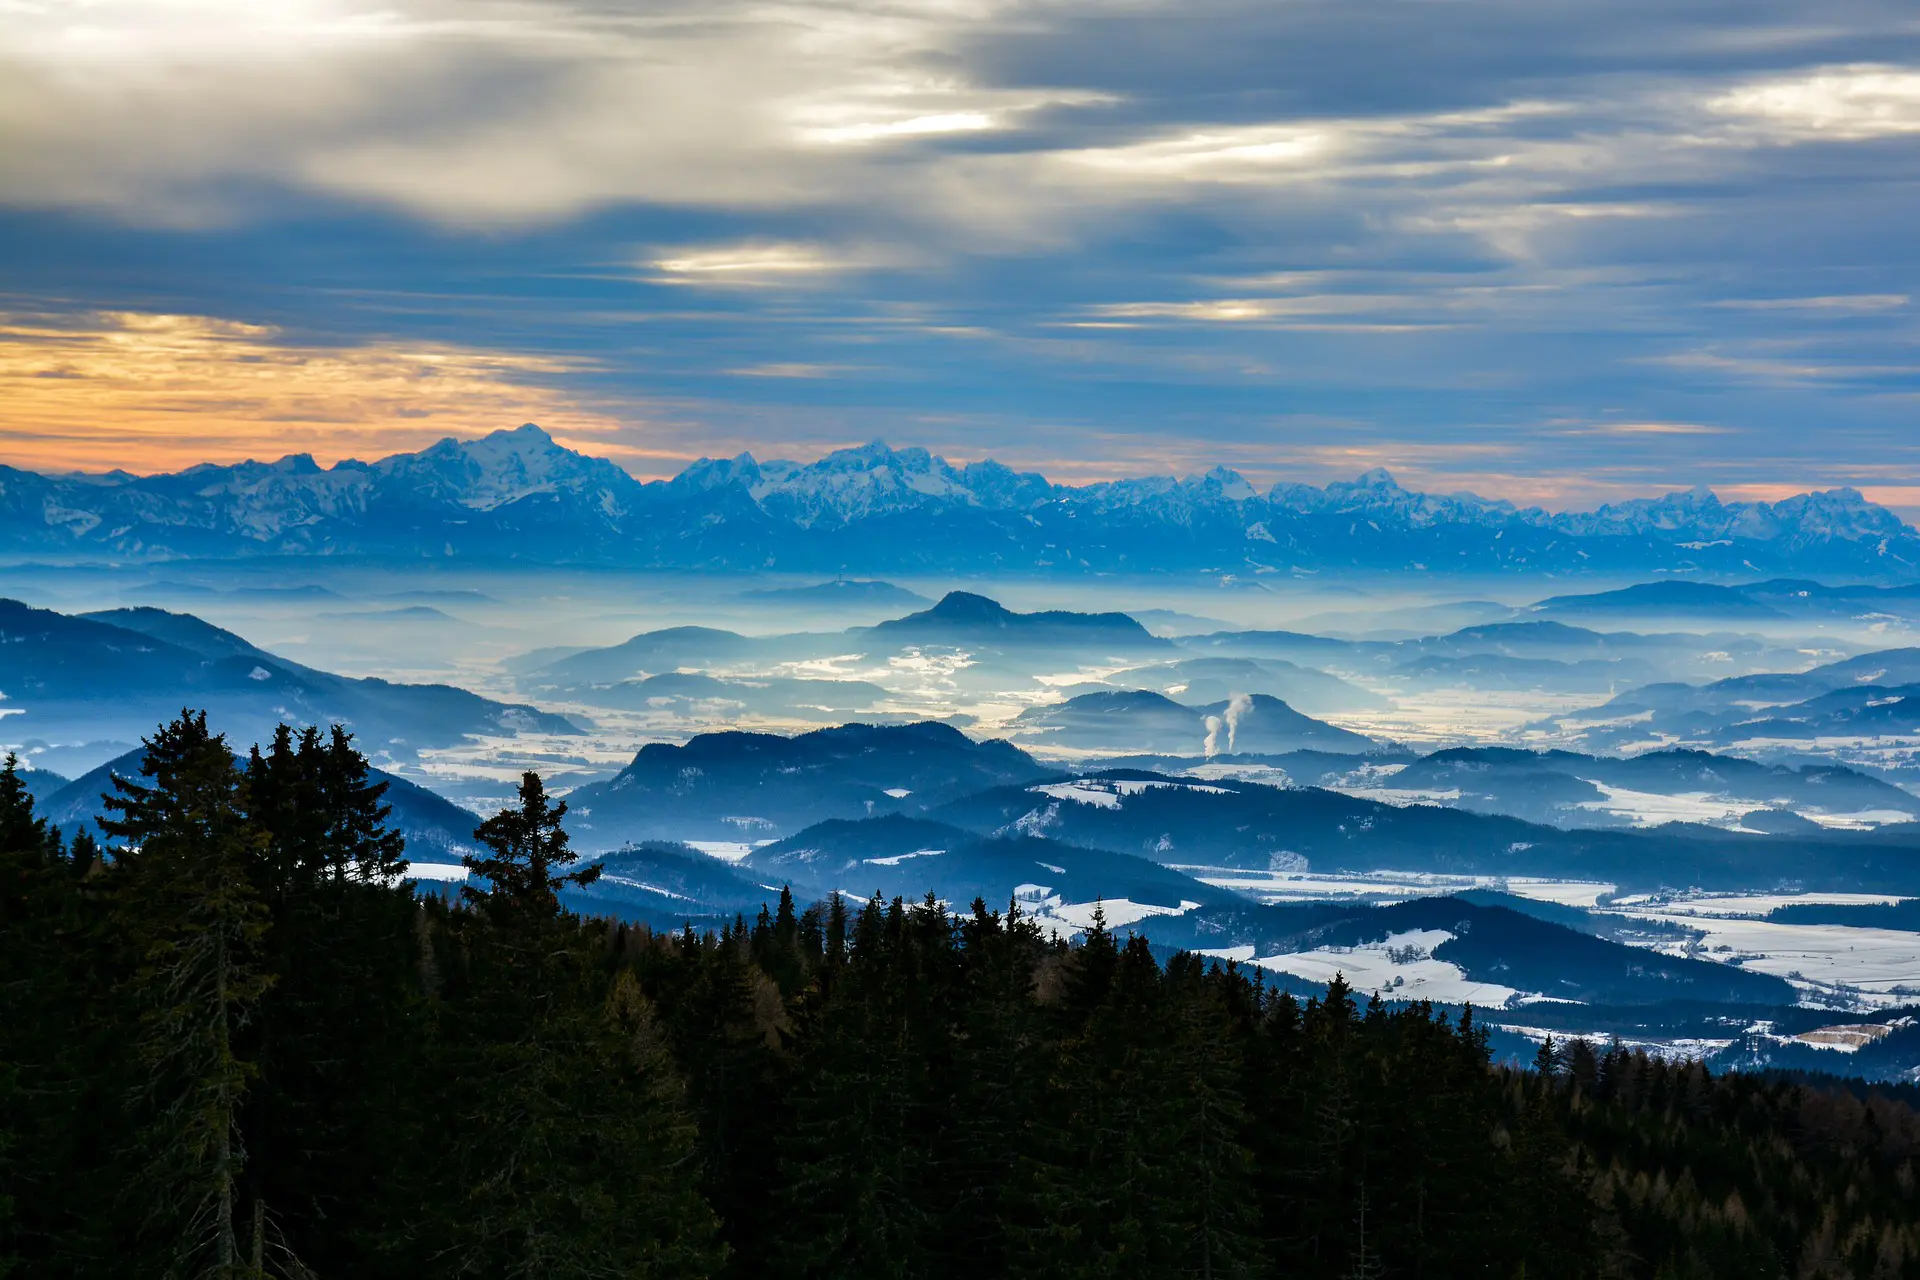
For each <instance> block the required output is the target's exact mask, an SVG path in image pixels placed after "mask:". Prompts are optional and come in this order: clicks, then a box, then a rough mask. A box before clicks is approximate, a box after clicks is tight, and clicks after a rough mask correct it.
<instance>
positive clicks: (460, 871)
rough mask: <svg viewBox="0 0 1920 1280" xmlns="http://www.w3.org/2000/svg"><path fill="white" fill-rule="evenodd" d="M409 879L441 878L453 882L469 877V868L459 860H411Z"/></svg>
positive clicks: (440, 879)
mask: <svg viewBox="0 0 1920 1280" xmlns="http://www.w3.org/2000/svg"><path fill="white" fill-rule="evenodd" d="M406 878H407V879H409V880H439V881H444V882H447V883H451V882H453V881H456V880H465V879H466V878H467V869H466V868H465V867H463V866H461V865H460V864H459V863H457V862H409V863H408V864H407V877H406Z"/></svg>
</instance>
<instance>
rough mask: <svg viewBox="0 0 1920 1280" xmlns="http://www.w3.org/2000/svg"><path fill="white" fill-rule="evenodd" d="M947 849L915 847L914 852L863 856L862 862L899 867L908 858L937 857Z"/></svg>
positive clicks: (874, 865) (872, 865)
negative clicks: (876, 856) (884, 855)
mask: <svg viewBox="0 0 1920 1280" xmlns="http://www.w3.org/2000/svg"><path fill="white" fill-rule="evenodd" d="M945 852H946V850H945V849H915V850H914V851H913V852H912V853H896V854H894V855H893V856H892V857H887V858H862V859H861V862H862V864H863V865H865V866H869V867H897V866H899V865H900V864H901V863H903V862H905V861H906V860H907V859H908V858H937V857H939V856H940V855H941V854H943V853H945Z"/></svg>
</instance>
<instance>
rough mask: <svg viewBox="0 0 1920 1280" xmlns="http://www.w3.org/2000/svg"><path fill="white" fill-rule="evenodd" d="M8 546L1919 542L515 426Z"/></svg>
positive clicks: (236, 485) (1864, 563) (1366, 565)
mask: <svg viewBox="0 0 1920 1280" xmlns="http://www.w3.org/2000/svg"><path fill="white" fill-rule="evenodd" d="M0 516H4V524H0V553H6V554H13V555H34V556H47V555H55V556H59V557H62V558H83V559H84V558H96V557H102V556H112V557H115V558H129V557H131V558H151V559H167V558H173V557H181V556H196V557H215V558H227V557H237V556H246V555H256V554H275V555H288V554H332V555H361V556H374V557H405V558H418V557H459V558H463V559H468V560H474V561H483V562H484V561H502V560H518V561H533V562H540V563H596V564H623V565H631V566H634V567H663V568H665V567H674V568H715V569H783V570H794V571H841V570H844V571H849V572H881V571H893V572H912V571H916V570H918V571H927V572H946V573H1084V572H1108V573H1113V572H1118V573H1126V572H1166V571H1188V572H1191V571H1202V572H1213V573H1217V574H1222V575H1227V574H1232V575H1239V576H1256V577H1257V576H1260V575H1269V574H1282V575H1287V574H1304V573H1314V572H1318V571H1320V570H1323V569H1366V570H1377V571H1396V572H1404V571H1414V572H1419V571H1427V572H1435V573H1439V572H1504V571H1511V572H1535V573H1541V572H1547V573H1575V574H1577V573H1583V572H1601V571H1605V572H1689V571H1690V572H1699V573H1708V574H1712V573H1724V574H1736V575H1738V574H1749V573H1755V572H1762V573H1846V574H1854V575H1864V576H1870V577H1875V578H1907V577H1911V576H1914V575H1916V574H1920V533H1916V532H1915V530H1914V529H1913V528H1912V527H1911V526H1909V525H1907V524H1906V523H1904V522H1903V521H1901V520H1900V519H1899V518H1898V517H1897V516H1895V515H1894V514H1893V513H1892V512H1890V511H1888V510H1887V509H1886V508H1884V507H1880V506H1877V505H1875V504H1874V503H1871V502H1869V501H1867V500H1866V499H1865V498H1864V497H1862V496H1861V494H1860V493H1859V492H1857V491H1856V490H1853V489H1833V490H1828V491H1825V492H1820V493H1808V494H1802V495H1800V496H1798V497H1793V498H1788V499H1786V500H1784V501H1781V502H1776V503H1764V502H1752V503H1744V502H1721V501H1720V500H1719V499H1718V498H1717V497H1715V496H1714V494H1713V493H1711V492H1710V491H1708V490H1705V489H1694V490H1692V491H1690V492H1683V493H1672V494H1668V495H1666V496H1664V497H1660V498H1649V499H1641V500H1636V501H1633V502H1625V503H1619V504H1614V505H1609V506H1603V507H1601V508H1600V509H1598V510H1597V511H1590V512H1567V513H1560V514H1552V513H1548V512H1546V511H1543V510H1541V509H1539V508H1520V507H1516V506H1515V505H1514V504H1512V503H1510V502H1505V501H1499V500H1489V499H1485V498H1480V497H1476V496H1474V495H1472V494H1448V495H1442V494H1426V493H1416V492H1412V491H1410V490H1407V489H1403V488H1401V487H1400V485H1399V484H1398V483H1396V482H1395V481H1394V479H1393V477H1392V476H1391V475H1389V474H1387V473H1386V472H1385V471H1370V472H1368V473H1367V474H1365V475H1363V476H1361V477H1359V478H1358V479H1357V480H1355V481H1353V482H1351V483H1335V484H1330V485H1328V486H1327V487H1326V488H1324V489H1322V488H1316V487H1314V486H1311V485H1303V484H1286V483H1283V484H1277V485H1275V486H1273V488H1271V489H1270V490H1268V491H1266V492H1264V493H1262V492H1260V491H1259V490H1258V489H1256V488H1255V487H1254V486H1253V485H1252V484H1250V483H1249V482H1248V481H1247V480H1246V479H1245V478H1244V477H1242V476H1241V475H1239V474H1238V473H1237V472H1234V471H1231V470H1228V469H1226V468H1224V467H1216V468H1214V469H1213V470H1212V471H1209V472H1207V473H1205V474H1204V475H1199V476H1189V477H1172V476H1154V477H1148V478H1144V479H1134V480H1118V481H1112V482H1107V483H1101V484H1092V485H1085V486H1078V487H1074V486H1067V485H1060V484H1054V483H1052V482H1050V481H1048V480H1047V479H1046V478H1045V477H1043V476H1040V475H1036V474H1033V473H1030V472H1018V471H1015V470H1013V469H1012V468H1010V467H1007V466H1005V465H1003V464H1001V463H998V462H992V461H986V462H972V463H967V464H966V465H964V466H954V465H952V464H950V463H948V462H947V461H946V460H945V459H942V458H939V457H935V456H933V455H931V454H929V453H928V452H927V451H926V450H925V449H918V448H913V449H897V450H896V449H890V448H888V447H887V446H886V445H884V444H881V443H874V444H869V445H865V446H862V447H860V448H857V449H842V450H838V451H836V452H834V453H830V454H828V455H827V456H826V457H824V458H821V459H819V460H818V461H815V462H809V463H799V462H786V461H768V462H761V461H758V460H756V459H754V458H753V457H752V456H751V455H748V454H742V455H740V456H739V457H737V458H730V459H719V460H715V459H703V460H701V461H699V462H696V463H694V464H693V465H692V466H690V467H688V468H687V469H686V470H685V471H683V472H682V473H681V474H680V475H678V476H676V477H674V478H673V479H672V480H667V481H654V482H647V483H643V482H641V481H638V480H635V479H634V478H633V477H632V476H630V475H629V474H627V472H625V471H623V470H622V469H621V468H620V467H618V466H616V465H615V464H614V463H612V462H609V461H607V460H605V459H602V458H593V457H589V456H587V455H584V454H581V453H576V452H574V451H572V450H570V449H566V448H563V447H562V446H560V445H558V444H556V443H555V442H554V441H553V439H552V438H551V437H550V436H548V435H547V434H546V433H545V432H544V431H542V430H541V429H540V428H539V427H536V426H533V425H532V424H528V425H526V426H522V427H519V428H517V429H515V430H512V431H497V432H494V433H493V434H492V435H489V436H486V437H485V438H483V439H480V440H471V441H457V440H453V439H446V440H442V441H440V442H439V443H438V444H435V445H433V446H432V447H430V448H427V449H424V450H422V451H420V452H418V453H409V454H396V455H394V456H392V457H389V458H384V459H381V460H380V461H378V462H372V463H366V462H358V461H345V462H341V463H338V464H336V465H335V466H333V467H330V468H321V467H320V466H318V465H317V464H316V463H315V462H314V461H313V459H312V458H310V457H308V456H306V455H297V456H293V457H288V458H282V459H281V460H279V461H278V462H271V463H260V462H245V463H241V464H239V465H236V466H212V465H203V466H197V467H190V468H188V469H187V470H185V471H181V472H177V473H174V474H171V475H155V476H134V475H129V474H127V473H125V472H111V473H108V474H105V475H81V474H69V475H41V474H37V473H34V472H29V471H20V470H15V469H12V468H4V467H0Z"/></svg>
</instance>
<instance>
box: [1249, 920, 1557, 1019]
mask: <svg viewBox="0 0 1920 1280" xmlns="http://www.w3.org/2000/svg"><path fill="white" fill-rule="evenodd" d="M1452 938H1453V934H1451V933H1449V932H1448V931H1447V930H1445V929H1410V930H1408V931H1407V932H1405V933H1396V934H1392V935H1390V936H1388V937H1386V938H1383V939H1382V940H1380V941H1379V942H1370V943H1367V944H1366V945H1364V946H1359V947H1316V948H1314V949H1313V950H1312V951H1297V952H1292V953H1290V954H1287V955H1277V956H1263V957H1260V958H1257V959H1255V960H1254V961H1253V963H1254V964H1256V965H1258V966H1260V967H1261V968H1262V969H1270V970H1272V971H1274V972H1276V973H1289V974H1292V975H1293V976H1294V977H1297V978H1305V979H1307V980H1308V981H1309V982H1322V983H1324V982H1331V981H1332V980H1333V977H1334V975H1335V974H1342V975H1344V976H1345V977H1346V980H1347V981H1348V982H1349V983H1350V984H1352V986H1353V989H1354V990H1355V991H1357V992H1360V993H1362V994H1371V993H1376V992H1377V993H1378V994H1380V995H1382V996H1386V997H1388V998H1390V999H1394V1000H1432V1001H1434V1002H1435V1003H1436V1004H1465V1003H1469V1002H1471V1003H1472V1004H1474V1005H1475V1006H1477V1007H1480V1008H1496V1009H1497V1008H1505V1007H1506V1006H1507V1004H1508V1003H1509V1002H1511V1001H1512V1000H1513V999H1514V998H1515V997H1516V996H1518V995H1520V992H1519V991H1518V990H1517V989H1516V988H1513V987H1506V986H1501V985H1500V984H1499V983H1496V982H1475V981H1473V980H1471V979H1469V978H1468V977H1467V975H1466V974H1465V973H1464V972H1463V971H1462V970H1461V969H1460V967H1459V966H1458V965H1455V964H1452V963H1450V962H1448V961H1445V960H1435V959H1434V958H1433V954H1432V953H1433V949H1434V948H1435V947H1437V946H1439V945H1441V944H1442V943H1444V942H1449V941H1451V940H1452Z"/></svg>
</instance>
